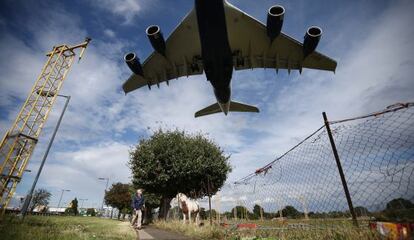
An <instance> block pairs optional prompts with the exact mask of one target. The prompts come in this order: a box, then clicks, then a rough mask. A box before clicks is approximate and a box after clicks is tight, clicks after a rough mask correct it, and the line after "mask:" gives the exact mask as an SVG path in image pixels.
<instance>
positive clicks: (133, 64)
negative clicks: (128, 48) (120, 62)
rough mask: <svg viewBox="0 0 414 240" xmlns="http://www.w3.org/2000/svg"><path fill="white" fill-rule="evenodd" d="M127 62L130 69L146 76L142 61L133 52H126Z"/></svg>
mask: <svg viewBox="0 0 414 240" xmlns="http://www.w3.org/2000/svg"><path fill="white" fill-rule="evenodd" d="M124 59H125V62H126V64H127V65H128V67H129V69H131V71H132V72H133V73H135V74H136V75H140V76H144V71H143V70H142V66H141V63H140V62H139V58H137V55H136V54H135V53H133V52H131V53H127V54H125V57H124Z"/></svg>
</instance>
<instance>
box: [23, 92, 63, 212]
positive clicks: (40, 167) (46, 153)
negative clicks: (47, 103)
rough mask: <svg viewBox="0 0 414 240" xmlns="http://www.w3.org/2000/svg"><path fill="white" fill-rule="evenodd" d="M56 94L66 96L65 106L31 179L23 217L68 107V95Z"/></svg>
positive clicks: (48, 95) (44, 95) (41, 93)
mask: <svg viewBox="0 0 414 240" xmlns="http://www.w3.org/2000/svg"><path fill="white" fill-rule="evenodd" d="M37 94H39V95H40V96H43V97H54V96H55V93H53V92H49V91H45V90H43V91H41V92H38V93H37ZM57 96H58V97H64V98H66V102H65V106H64V107H63V110H62V113H61V114H60V117H59V120H58V122H57V123H56V127H55V130H54V131H53V134H52V137H51V138H50V140H49V144H48V145H47V148H46V152H45V154H44V155H43V159H42V162H41V163H40V166H39V170H38V171H37V174H36V177H35V179H34V181H33V184H32V188H31V189H30V192H29V194H27V197H26V200H25V202H24V204H23V207H22V210H21V214H22V216H23V218H24V216H25V215H26V213H27V208H28V207H29V204H30V201H31V200H32V196H33V191H34V189H35V187H36V184H37V181H38V180H39V177H40V174H41V173H42V169H43V166H44V165H45V162H46V158H47V155H48V154H49V151H50V148H51V147H52V144H53V141H54V140H55V136H56V133H57V131H58V129H59V126H60V123H61V122H62V118H63V115H64V114H65V112H66V108H67V107H68V104H69V100H70V96H65V95H57Z"/></svg>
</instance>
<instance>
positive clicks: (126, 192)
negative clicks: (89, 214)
mask: <svg viewBox="0 0 414 240" xmlns="http://www.w3.org/2000/svg"><path fill="white" fill-rule="evenodd" d="M131 188H132V187H131V185H130V184H125V183H120V182H118V183H114V184H112V186H111V187H110V188H109V190H108V191H107V192H106V193H105V203H106V205H110V206H112V207H115V208H118V210H119V211H118V219H119V217H120V216H121V213H126V212H130V211H131V201H132V195H131Z"/></svg>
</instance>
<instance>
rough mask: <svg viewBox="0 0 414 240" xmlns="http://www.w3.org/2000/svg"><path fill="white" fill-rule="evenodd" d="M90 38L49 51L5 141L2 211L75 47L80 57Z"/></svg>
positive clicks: (0, 150)
mask: <svg viewBox="0 0 414 240" xmlns="http://www.w3.org/2000/svg"><path fill="white" fill-rule="evenodd" d="M90 40H91V39H90V38H86V39H85V41H84V42H83V43H81V44H78V45H75V46H69V45H60V46H56V47H53V50H52V51H51V52H49V53H47V54H46V56H47V57H48V59H47V61H46V64H45V65H44V66H43V69H42V71H41V73H40V75H39V77H38V78H37V80H36V82H35V84H34V86H33V88H32V90H31V91H30V93H29V96H28V97H27V99H26V101H25V103H24V105H23V107H22V108H21V110H20V113H19V114H18V116H17V118H16V120H15V121H14V123H13V125H12V127H11V128H10V129H9V130H8V131H7V132H6V134H5V135H4V137H3V139H2V140H1V144H0V163H1V165H0V172H1V176H0V177H1V178H0V179H1V181H0V198H1V199H0V214H1V213H4V211H5V210H6V207H7V205H8V204H9V202H10V200H11V198H12V196H13V194H14V191H15V189H16V186H17V184H18V183H19V182H20V180H21V178H22V175H23V172H24V170H25V169H26V165H27V163H28V161H29V159H30V156H31V155H32V153H33V150H34V148H35V146H36V143H37V141H38V138H39V135H40V132H41V131H42V128H43V126H44V124H45V123H46V120H47V118H48V116H49V113H50V110H51V109H52V106H53V104H54V102H55V100H56V97H57V96H58V93H59V90H60V89H61V87H62V84H63V81H64V80H65V78H66V75H67V74H68V72H69V69H70V67H71V66H72V63H73V60H74V58H75V55H76V54H75V50H76V49H79V48H80V49H81V52H80V55H79V60H80V59H81V57H82V55H83V53H84V51H85V49H86V47H87V46H88V43H89V42H90Z"/></svg>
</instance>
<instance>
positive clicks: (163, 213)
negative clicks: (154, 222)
mask: <svg viewBox="0 0 414 240" xmlns="http://www.w3.org/2000/svg"><path fill="white" fill-rule="evenodd" d="M171 199H172V198H171V197H164V196H163V197H162V199H161V203H160V212H159V214H158V219H160V220H161V219H163V220H167V214H168V211H169V210H170V208H171V205H170V202H171Z"/></svg>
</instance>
